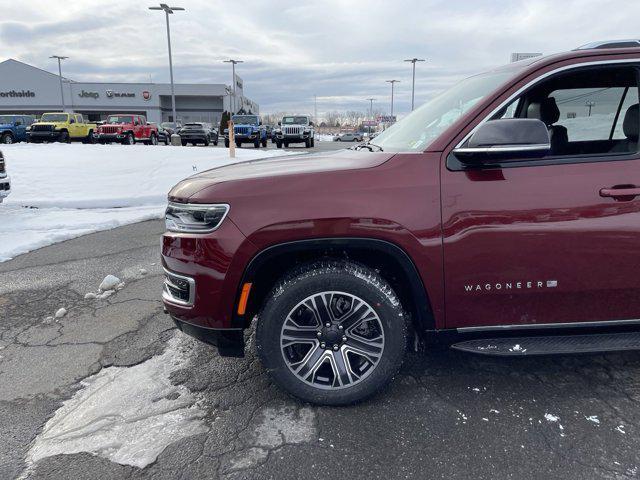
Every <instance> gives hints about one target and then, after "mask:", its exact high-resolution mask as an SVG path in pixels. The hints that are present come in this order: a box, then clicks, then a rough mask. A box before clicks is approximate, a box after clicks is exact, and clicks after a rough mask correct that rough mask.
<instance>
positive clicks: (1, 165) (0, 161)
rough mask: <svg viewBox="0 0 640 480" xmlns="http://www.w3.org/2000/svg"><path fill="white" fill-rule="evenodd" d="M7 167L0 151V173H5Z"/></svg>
mask: <svg viewBox="0 0 640 480" xmlns="http://www.w3.org/2000/svg"><path fill="white" fill-rule="evenodd" d="M6 171H7V167H6V166H5V163H4V157H3V156H2V152H0V173H6Z"/></svg>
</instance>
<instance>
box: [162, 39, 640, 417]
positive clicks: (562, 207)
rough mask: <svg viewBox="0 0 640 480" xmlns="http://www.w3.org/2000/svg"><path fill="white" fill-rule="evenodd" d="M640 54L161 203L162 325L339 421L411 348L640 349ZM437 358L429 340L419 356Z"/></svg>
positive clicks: (184, 191)
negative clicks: (250, 332) (248, 363)
mask: <svg viewBox="0 0 640 480" xmlns="http://www.w3.org/2000/svg"><path fill="white" fill-rule="evenodd" d="M639 79H640V42H636V41H634V42H615V43H613V44H593V45H589V46H586V47H583V48H579V49H577V50H574V51H572V52H569V53H565V54H560V55H553V56H548V57H544V58H542V57H539V58H534V59H529V60H526V61H523V62H518V63H514V64H511V65H507V66H505V67H502V68H497V69H495V70H492V71H489V72H487V73H483V74H480V75H476V76H474V77H471V78H468V79H466V80H464V81H462V82H460V83H459V84H457V85H456V86H454V87H453V88H451V89H450V90H448V91H446V92H444V93H442V94H441V95H440V96H438V97H436V98H434V99H433V100H431V101H430V102H428V103H427V104H426V105H424V106H422V107H421V108H419V109H417V110H415V111H414V112H413V113H411V114H410V115H408V116H407V117H406V118H404V119H403V120H402V121H400V122H398V123H397V124H395V125H394V126H393V127H391V128H389V129H388V130H386V131H385V132H384V133H382V134H380V135H379V136H378V137H376V138H375V139H374V140H373V141H371V142H369V143H367V144H364V145H361V146H358V147H356V150H344V151H341V152H338V153H332V154H328V155H326V156H317V155H314V156H311V157H308V156H307V157H305V156H300V157H286V158H276V159H265V160H260V161H253V162H246V163H238V164H235V165H230V166H225V167H221V168H217V169H213V170H210V171H207V172H203V173H200V174H197V175H194V176H193V177H191V178H188V179H186V180H183V181H182V182H180V183H179V184H178V185H176V186H175V187H174V188H173V189H172V190H171V192H170V193H169V206H168V208H167V212H166V226H167V233H165V235H164V237H163V249H162V263H163V266H164V268H165V270H166V280H165V286H164V287H165V288H164V293H163V299H164V305H165V308H166V310H167V311H168V312H169V313H170V314H171V316H172V317H173V318H174V319H175V322H176V324H177V325H178V327H179V328H180V330H182V331H183V332H185V333H188V334H190V335H193V336H195V337H197V338H199V339H202V340H204V341H206V342H209V343H211V344H214V345H217V347H218V349H219V351H220V354H221V355H241V354H242V353H243V348H244V343H243V342H244V336H243V331H244V330H245V329H247V328H248V327H249V326H250V324H251V322H252V320H253V319H256V346H257V351H258V354H259V356H260V358H261V361H262V362H263V364H264V365H265V367H266V369H267V370H268V372H269V373H270V375H271V376H272V378H273V379H274V380H275V382H276V383H277V384H279V385H280V386H281V387H283V388H285V389H286V390H288V391H289V392H291V393H292V394H294V395H296V396H298V397H300V398H302V399H304V400H306V401H310V402H315V403H322V404H334V405H335V404H346V403H351V402H355V401H358V400H361V399H363V398H365V397H367V396H369V395H371V394H373V393H375V392H377V391H378V390H380V389H381V388H382V387H383V386H384V385H385V384H387V383H388V382H389V381H390V380H391V379H392V378H393V376H394V375H395V374H396V372H397V371H398V369H399V367H400V365H401V363H402V360H403V357H404V354H405V348H406V347H407V345H408V344H410V342H409V340H410V338H411V336H412V335H417V338H418V339H422V340H424V341H426V340H433V339H435V340H437V341H439V342H447V343H448V344H449V345H451V346H452V348H455V349H458V350H462V351H465V352H472V353H476V354H484V355H503V356H523V355H524V356H526V355H541V354H566V353H584V352H602V351H620V350H636V349H640V333H638V328H639V327H640V274H639V273H638V265H640V197H639V196H640V153H639V152H638V136H639V130H640V113H639V111H640V110H639V107H638V102H639V89H640V80H639ZM426 343H428V342H426Z"/></svg>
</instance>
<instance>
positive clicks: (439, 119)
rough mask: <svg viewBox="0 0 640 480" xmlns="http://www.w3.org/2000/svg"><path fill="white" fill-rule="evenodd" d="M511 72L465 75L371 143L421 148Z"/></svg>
mask: <svg viewBox="0 0 640 480" xmlns="http://www.w3.org/2000/svg"><path fill="white" fill-rule="evenodd" d="M513 75H514V71H513V70H511V69H506V70H501V71H494V72H489V73H485V74H481V75H476V76H474V77H469V78H467V79H466V80H463V81H462V82H460V83H458V84H457V85H455V86H453V87H452V88H450V89H449V90H446V91H445V92H444V93H441V94H440V95H438V96H437V97H435V98H434V99H432V100H430V101H429V102H427V103H425V104H424V105H422V106H421V107H420V108H418V109H416V110H414V111H413V112H411V113H410V114H409V115H407V116H406V117H405V118H403V119H402V120H400V121H399V122H398V123H396V124H395V125H393V126H392V127H390V128H388V129H387V130H385V131H384V132H382V133H381V134H380V135H378V136H377V137H376V141H375V144H376V145H378V146H380V147H381V148H382V149H384V150H389V151H423V150H425V149H426V147H428V146H429V144H431V142H433V141H434V140H435V139H436V138H437V137H438V135H440V134H441V133H442V132H443V131H444V130H445V129H446V128H447V127H449V126H450V125H451V124H452V123H453V122H455V121H456V120H457V119H458V118H460V116H461V115H462V114H463V113H465V112H466V111H467V110H469V109H470V108H471V107H473V106H474V105H475V104H476V103H478V102H479V101H480V100H482V99H483V98H484V97H486V96H487V95H488V94H489V93H491V92H493V91H494V90H495V89H496V88H498V87H499V86H500V85H501V84H502V83H503V82H504V81H505V80H507V79H508V78H509V77H512V76H513Z"/></svg>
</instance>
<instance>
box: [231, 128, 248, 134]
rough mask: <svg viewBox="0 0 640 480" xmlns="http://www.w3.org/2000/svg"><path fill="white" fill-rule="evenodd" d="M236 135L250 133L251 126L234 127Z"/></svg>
mask: <svg viewBox="0 0 640 480" xmlns="http://www.w3.org/2000/svg"><path fill="white" fill-rule="evenodd" d="M233 128H234V133H235V134H236V135H249V134H250V133H251V127H233Z"/></svg>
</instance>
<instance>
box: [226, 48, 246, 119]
mask: <svg viewBox="0 0 640 480" xmlns="http://www.w3.org/2000/svg"><path fill="white" fill-rule="evenodd" d="M223 63H230V64H231V76H232V78H231V85H233V106H232V107H231V108H232V110H231V114H232V115H235V114H236V65H237V64H238V63H244V61H242V60H234V59H233V58H230V59H229V60H224V62H223Z"/></svg>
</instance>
